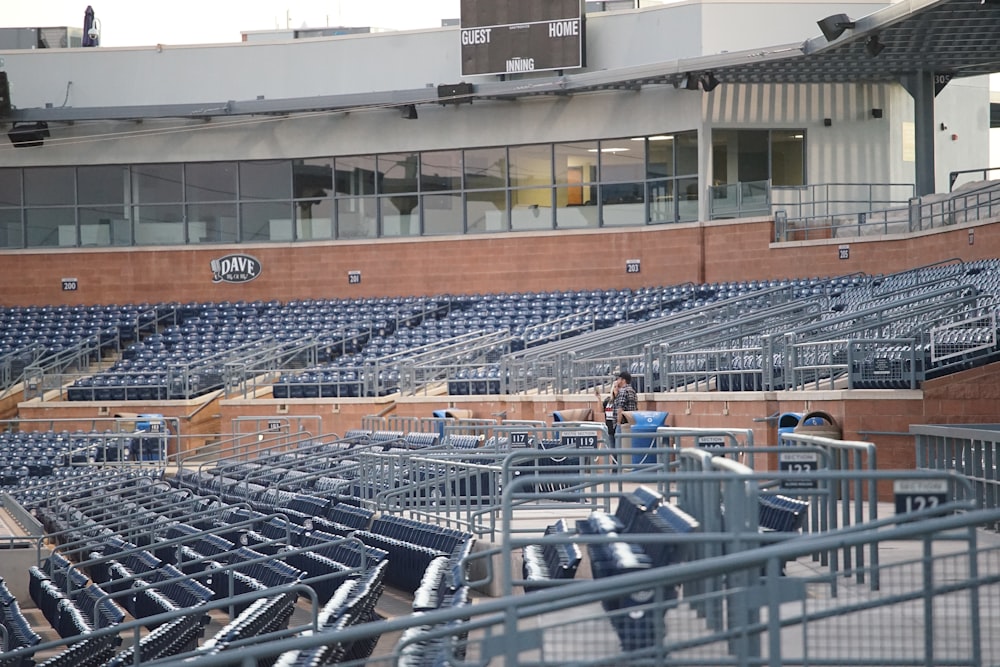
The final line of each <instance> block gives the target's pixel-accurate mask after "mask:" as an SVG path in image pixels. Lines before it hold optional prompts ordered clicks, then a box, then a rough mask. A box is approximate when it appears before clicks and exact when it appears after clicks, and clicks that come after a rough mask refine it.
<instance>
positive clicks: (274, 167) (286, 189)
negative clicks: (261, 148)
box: [240, 160, 292, 240]
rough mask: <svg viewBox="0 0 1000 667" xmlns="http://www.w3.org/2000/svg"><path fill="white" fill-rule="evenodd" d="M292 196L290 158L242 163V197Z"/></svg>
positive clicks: (274, 197)
mask: <svg viewBox="0 0 1000 667" xmlns="http://www.w3.org/2000/svg"><path fill="white" fill-rule="evenodd" d="M291 198H292V163H291V161H290V160H257V161H254V162H241V163H240V199H291ZM244 240H246V239H244Z"/></svg>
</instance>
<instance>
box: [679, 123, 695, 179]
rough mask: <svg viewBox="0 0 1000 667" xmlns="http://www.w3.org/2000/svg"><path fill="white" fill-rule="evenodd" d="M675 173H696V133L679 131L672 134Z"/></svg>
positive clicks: (681, 174)
mask: <svg viewBox="0 0 1000 667" xmlns="http://www.w3.org/2000/svg"><path fill="white" fill-rule="evenodd" d="M674 147H675V153H676V159H677V161H676V165H677V175H678V176H686V175H688V174H697V173H698V133H697V132H679V133H677V134H675V135H674Z"/></svg>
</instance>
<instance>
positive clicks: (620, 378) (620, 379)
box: [594, 370, 639, 440]
mask: <svg viewBox="0 0 1000 667" xmlns="http://www.w3.org/2000/svg"><path fill="white" fill-rule="evenodd" d="M594 394H595V395H596V396H597V398H601V392H600V391H598V390H597V389H595V390H594ZM602 406H603V407H604V421H605V423H606V424H607V426H608V435H610V436H611V438H612V440H613V439H614V437H615V431H617V430H618V426H619V425H621V424H622V423H623V422H624V417H623V416H622V414H623V413H625V412H631V411H633V410H636V409H638V407H639V399H638V396H636V393H635V389H633V388H632V374H631V373H629V372H628V371H627V370H621V371H618V372H617V373H615V381H614V384H612V385H611V396H609V397H607V398H605V399H603V401H602Z"/></svg>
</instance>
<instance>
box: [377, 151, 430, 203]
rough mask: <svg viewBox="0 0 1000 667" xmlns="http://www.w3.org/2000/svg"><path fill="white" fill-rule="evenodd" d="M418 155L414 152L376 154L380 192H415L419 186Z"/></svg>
mask: <svg viewBox="0 0 1000 667" xmlns="http://www.w3.org/2000/svg"><path fill="white" fill-rule="evenodd" d="M419 165H420V156H419V155H418V154H416V153H388V154H386V155H379V156H378V191H379V193H380V194H395V193H397V192H416V191H417V189H418V188H419V185H418V176H419Z"/></svg>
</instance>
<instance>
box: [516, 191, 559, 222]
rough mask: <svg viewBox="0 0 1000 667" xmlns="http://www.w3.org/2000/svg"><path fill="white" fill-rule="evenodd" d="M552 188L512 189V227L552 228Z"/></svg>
mask: <svg viewBox="0 0 1000 667" xmlns="http://www.w3.org/2000/svg"><path fill="white" fill-rule="evenodd" d="M552 210H553V209H552V188H530V189H524V190H512V191H511V193H510V228H511V229H512V230H515V231H524V230H527V229H552Z"/></svg>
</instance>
